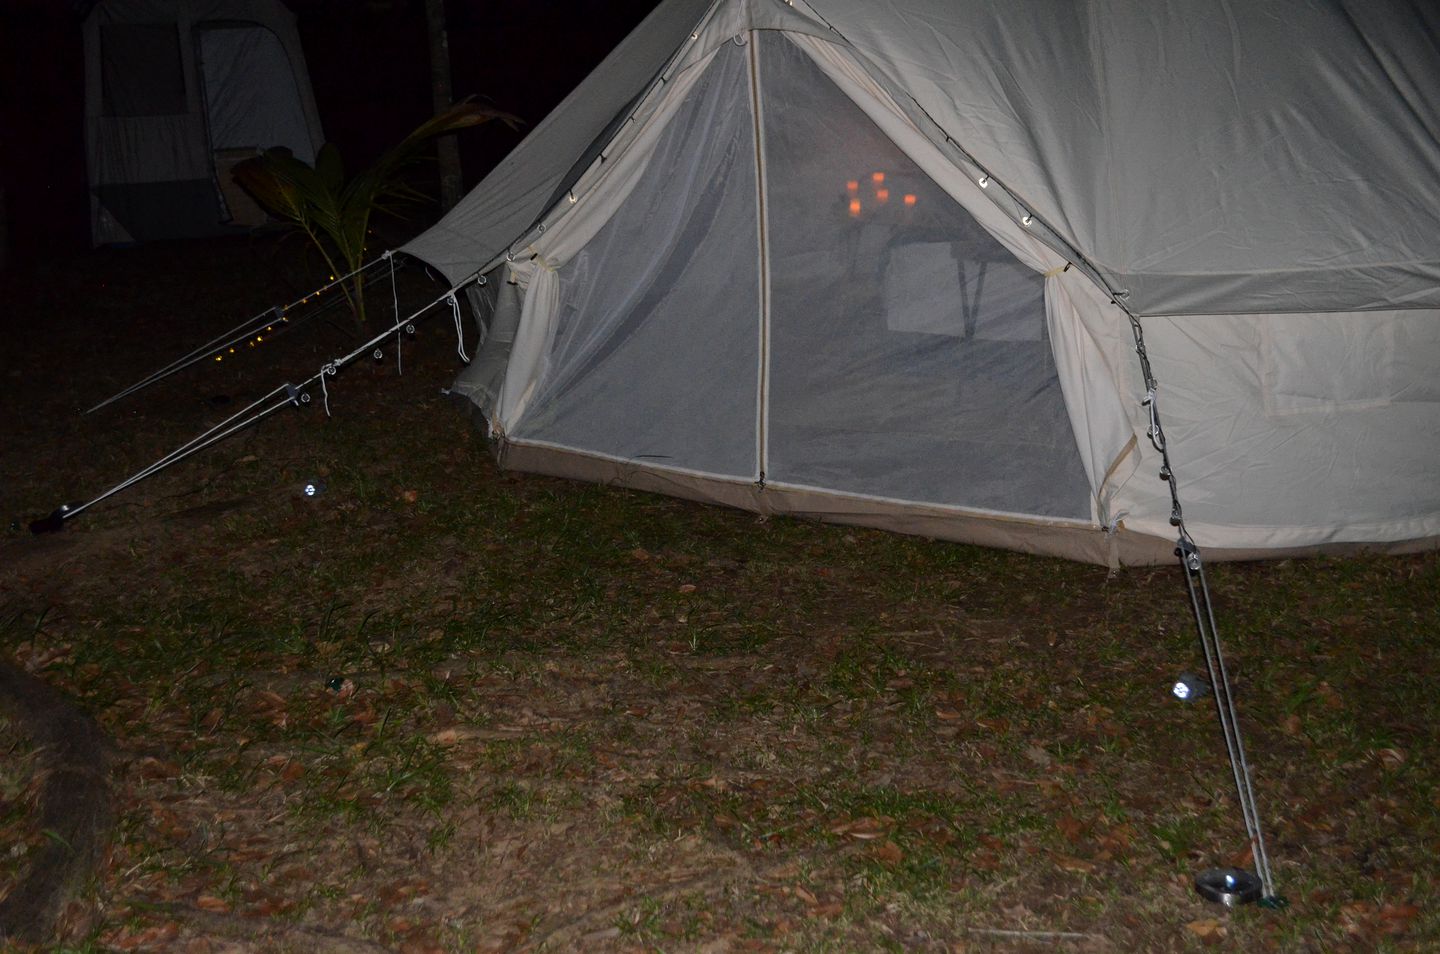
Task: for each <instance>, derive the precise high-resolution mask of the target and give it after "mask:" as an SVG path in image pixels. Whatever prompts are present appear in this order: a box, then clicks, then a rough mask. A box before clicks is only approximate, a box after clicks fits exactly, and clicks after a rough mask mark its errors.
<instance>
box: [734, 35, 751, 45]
mask: <svg viewBox="0 0 1440 954" xmlns="http://www.w3.org/2000/svg"><path fill="white" fill-rule="evenodd" d="M730 42H731V43H734V44H735V45H736V46H740V47H743V46H746V45H748V44H749V43H750V40H749V38H748V37H746V36H745V34H743V33H737V34H735V35H734V36H732V37H731V38H730Z"/></svg>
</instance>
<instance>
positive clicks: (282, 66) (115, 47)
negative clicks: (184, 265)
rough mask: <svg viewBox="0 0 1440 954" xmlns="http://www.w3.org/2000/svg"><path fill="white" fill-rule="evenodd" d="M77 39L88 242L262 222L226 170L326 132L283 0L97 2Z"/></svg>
mask: <svg viewBox="0 0 1440 954" xmlns="http://www.w3.org/2000/svg"><path fill="white" fill-rule="evenodd" d="M84 37H85V73H86V76H85V133H86V136H85V139H86V150H87V166H88V168H89V177H90V190H91V238H92V241H93V242H94V244H96V245H104V244H109V243H125V242H135V241H151V240H155V239H169V238H195V237H203V236H211V235H224V234H229V233H232V232H235V231H238V230H242V229H245V228H250V227H254V226H256V225H260V224H263V223H264V222H265V220H266V219H265V214H264V212H263V211H262V210H261V209H260V208H259V206H257V205H256V204H255V202H254V201H253V200H252V199H251V198H250V196H249V195H247V194H246V193H245V192H244V191H243V190H241V189H240V188H239V187H238V186H236V185H235V183H234V182H233V181H232V180H231V177H230V170H231V169H233V168H234V166H235V165H236V164H237V163H239V162H241V161H242V160H244V159H246V158H249V157H250V156H254V155H256V154H257V153H258V152H259V151H260V150H262V149H268V148H271V147H274V146H284V147H286V148H289V149H290V150H291V151H292V152H293V153H294V154H295V155H296V157H298V158H300V159H303V160H305V161H307V162H311V161H313V160H314V157H315V153H316V151H317V150H318V149H319V148H320V146H321V145H322V144H323V142H324V136H323V134H322V133H321V129H320V119H319V114H318V113H317V112H316V110H315V101H314V97H313V95H312V93H311V88H310V77H309V75H308V73H307V72H306V69H305V57H304V54H303V53H302V52H301V48H300V40H299V36H298V35H297V34H296V31H295V22H294V16H293V15H292V14H291V13H290V11H289V10H287V9H286V8H285V6H284V5H283V4H282V3H280V2H279V0H103V2H101V3H98V4H96V5H95V6H94V8H93V9H92V10H91V11H90V13H89V15H88V16H87V17H86V19H85V24H84Z"/></svg>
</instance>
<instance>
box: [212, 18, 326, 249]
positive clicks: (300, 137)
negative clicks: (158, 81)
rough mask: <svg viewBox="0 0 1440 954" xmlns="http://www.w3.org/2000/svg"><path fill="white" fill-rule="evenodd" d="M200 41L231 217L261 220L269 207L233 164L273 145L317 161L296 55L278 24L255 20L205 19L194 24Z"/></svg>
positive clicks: (215, 152) (215, 150) (216, 156)
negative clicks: (239, 181) (275, 28)
mask: <svg viewBox="0 0 1440 954" xmlns="http://www.w3.org/2000/svg"><path fill="white" fill-rule="evenodd" d="M196 47H197V49H198V51H199V54H200V77H201V82H202V88H203V92H204V104H205V125H206V129H207V131H208V133H209V136H210V149H211V155H212V157H213V160H214V165H215V178H216V181H217V183H218V185H219V187H220V193H221V196H222V197H223V198H224V201H225V205H226V206H227V208H228V211H229V217H230V221H231V222H232V223H234V224H236V225H247V226H253V225H260V224H262V223H264V221H265V213H264V211H263V210H261V209H260V207H259V206H258V205H256V204H255V202H254V200H253V199H251V198H250V196H249V195H247V194H246V193H245V192H244V190H242V189H240V187H239V186H237V185H236V184H235V182H234V179H233V178H232V177H231V175H230V173H231V170H232V169H233V168H234V167H235V164H236V163H238V162H240V161H241V160H243V159H245V158H248V157H250V156H253V155H255V154H256V153H257V152H259V151H260V150H261V149H267V148H269V147H271V146H286V147H288V148H289V149H290V150H291V151H292V152H293V153H294V154H295V157H296V158H297V159H301V160H303V161H305V162H311V163H313V162H314V161H315V151H314V148H313V147H312V146H311V141H310V131H309V127H308V125H307V124H306V122H305V110H304V108H303V106H302V105H301V100H300V88H299V85H298V84H297V83H296V81H295V72H294V69H293V68H292V67H291V64H290V57H289V56H288V55H287V54H286V52H285V47H284V46H283V45H282V44H281V42H280V38H279V37H277V36H276V35H275V34H274V32H272V31H271V30H270V29H268V28H266V27H263V26H260V25H259V24H255V23H228V22H227V23H211V24H205V25H203V26H202V27H200V28H199V29H198V30H197V31H196Z"/></svg>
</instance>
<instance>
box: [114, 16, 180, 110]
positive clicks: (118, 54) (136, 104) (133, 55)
mask: <svg viewBox="0 0 1440 954" xmlns="http://www.w3.org/2000/svg"><path fill="white" fill-rule="evenodd" d="M100 84H101V96H102V102H103V109H104V111H105V115H106V116H176V115H181V114H183V113H184V112H185V109H186V106H185V71H184V68H183V67H182V65H181V59H180V32H179V30H178V29H177V28H176V27H175V25H174V24H171V23H155V24H152V23H106V24H102V25H101V27H100Z"/></svg>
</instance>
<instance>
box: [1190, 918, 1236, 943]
mask: <svg viewBox="0 0 1440 954" xmlns="http://www.w3.org/2000/svg"><path fill="white" fill-rule="evenodd" d="M1185 930H1187V931H1189V932H1190V933H1191V934H1193V935H1195V936H1196V937H1198V938H1199V939H1200V940H1202V941H1204V942H1205V943H1206V944H1218V943H1219V942H1220V941H1221V940H1222V939H1223V938H1224V937H1225V933H1226V932H1225V925H1223V924H1221V923H1220V922H1219V921H1218V920H1216V919H1215V918H1200V919H1199V920H1197V921H1191V922H1189V923H1188V924H1186V925H1185Z"/></svg>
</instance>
